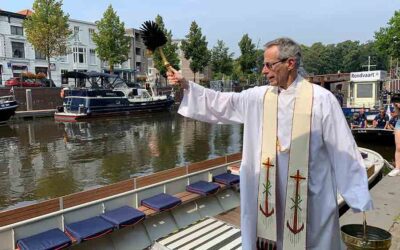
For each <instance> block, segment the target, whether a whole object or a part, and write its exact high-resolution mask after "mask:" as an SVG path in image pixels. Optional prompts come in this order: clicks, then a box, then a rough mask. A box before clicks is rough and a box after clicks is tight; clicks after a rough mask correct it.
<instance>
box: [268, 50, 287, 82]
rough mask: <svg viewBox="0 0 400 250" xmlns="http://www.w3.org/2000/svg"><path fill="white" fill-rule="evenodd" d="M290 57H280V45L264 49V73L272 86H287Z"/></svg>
mask: <svg viewBox="0 0 400 250" xmlns="http://www.w3.org/2000/svg"><path fill="white" fill-rule="evenodd" d="M288 64H289V63H288V59H287V58H284V59H282V60H281V59H279V49H278V46H272V47H269V48H267V49H266V50H265V51H264V67H263V70H262V73H263V74H264V75H265V76H266V77H267V78H268V81H269V83H270V84H271V85H272V86H286V84H287V81H288V77H289V66H290V65H288Z"/></svg>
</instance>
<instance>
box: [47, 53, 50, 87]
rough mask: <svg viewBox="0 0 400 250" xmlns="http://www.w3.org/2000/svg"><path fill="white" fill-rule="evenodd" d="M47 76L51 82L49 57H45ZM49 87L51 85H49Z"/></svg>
mask: <svg viewBox="0 0 400 250" xmlns="http://www.w3.org/2000/svg"><path fill="white" fill-rule="evenodd" d="M47 76H48V78H49V79H50V80H51V69H50V56H47ZM50 87H51V84H50Z"/></svg>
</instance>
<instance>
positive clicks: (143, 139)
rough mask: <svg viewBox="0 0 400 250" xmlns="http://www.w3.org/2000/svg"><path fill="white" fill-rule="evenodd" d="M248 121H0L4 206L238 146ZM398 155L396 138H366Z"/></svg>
mask: <svg viewBox="0 0 400 250" xmlns="http://www.w3.org/2000/svg"><path fill="white" fill-rule="evenodd" d="M242 134H243V127H242V126H240V125H223V126H222V125H211V124H207V123H202V122H198V121H194V120H190V119H185V118H182V117H181V116H180V115H177V114H175V113H159V114H152V115H151V116H150V115H148V116H139V117H122V118H113V119H103V120H93V121H90V122H77V123H56V122H54V120H53V119H50V118H49V119H38V120H33V121H23V122H19V123H15V124H9V125H3V126H0V189H1V190H2V192H1V193H0V210H1V209H5V208H9V207H13V206H21V205H24V204H29V203H33V202H36V201H37V200H44V199H49V198H54V197H58V196H62V195H66V194H69V193H73V192H77V191H80V190H84V189H88V188H93V187H96V186H101V185H106V184H110V183H114V182H117V181H121V180H125V179H128V178H131V177H134V176H140V175H145V174H148V173H151V172H156V171H160V170H164V169H168V168H172V167H174V166H177V165H184V164H186V163H188V162H196V161H201V160H206V159H208V158H213V157H217V156H222V155H226V154H230V153H236V152H239V151H241V149H242ZM359 146H363V147H366V148H370V149H372V150H376V151H378V152H379V153H381V154H382V156H383V157H384V158H385V159H388V160H389V161H393V158H394V146H393V145H387V146H385V145H377V144H376V143H375V144H371V143H370V144H368V143H362V142H359Z"/></svg>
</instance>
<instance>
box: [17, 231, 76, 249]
mask: <svg viewBox="0 0 400 250" xmlns="http://www.w3.org/2000/svg"><path fill="white" fill-rule="evenodd" d="M71 244H72V241H71V239H70V238H68V236H67V235H65V234H64V232H63V231H61V230H60V229H58V228H54V229H51V230H48V231H45V232H43V233H39V234H35V235H33V236H29V237H27V238H24V239H20V240H18V241H17V247H18V249H20V250H28V249H34V250H50V249H52V250H53V249H63V248H66V247H68V246H70V245H71Z"/></svg>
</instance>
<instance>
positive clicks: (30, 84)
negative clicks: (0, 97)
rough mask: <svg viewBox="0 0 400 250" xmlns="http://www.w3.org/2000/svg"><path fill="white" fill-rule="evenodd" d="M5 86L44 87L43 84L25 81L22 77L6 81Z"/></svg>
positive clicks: (29, 80)
mask: <svg viewBox="0 0 400 250" xmlns="http://www.w3.org/2000/svg"><path fill="white" fill-rule="evenodd" d="M4 85H5V86H9V87H12V86H14V87H43V84H42V83H41V82H36V81H34V80H31V79H26V80H23V79H21V77H12V78H10V79H8V80H7V81H5V83H4Z"/></svg>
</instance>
